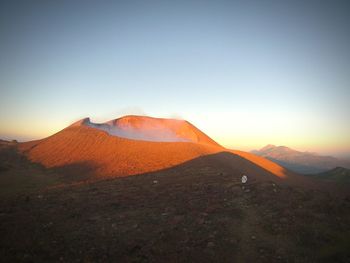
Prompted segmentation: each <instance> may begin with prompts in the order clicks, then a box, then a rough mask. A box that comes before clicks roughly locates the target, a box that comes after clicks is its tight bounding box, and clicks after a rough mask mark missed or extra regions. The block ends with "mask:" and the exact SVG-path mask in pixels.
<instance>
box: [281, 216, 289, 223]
mask: <svg viewBox="0 0 350 263" xmlns="http://www.w3.org/2000/svg"><path fill="white" fill-rule="evenodd" d="M280 223H282V224H286V223H288V219H287V218H285V217H282V218H280Z"/></svg>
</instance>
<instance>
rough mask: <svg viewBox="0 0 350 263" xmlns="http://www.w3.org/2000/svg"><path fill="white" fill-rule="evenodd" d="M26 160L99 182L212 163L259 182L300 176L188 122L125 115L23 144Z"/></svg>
mask: <svg viewBox="0 0 350 263" xmlns="http://www.w3.org/2000/svg"><path fill="white" fill-rule="evenodd" d="M19 149H20V151H21V152H22V153H24V154H25V155H26V156H27V158H28V159H29V160H30V161H32V162H35V163H39V164H41V165H43V166H44V167H46V168H55V169H63V170H64V171H65V172H67V171H70V173H71V174H78V173H82V172H83V173H85V174H87V175H92V176H97V177H124V176H130V175H136V174H143V173H149V172H154V171H159V170H162V169H167V168H170V167H174V166H177V165H180V164H183V163H185V162H188V161H190V160H193V159H196V158H199V157H203V156H214V155H218V154H219V153H226V154H224V155H222V154H220V155H218V156H216V157H215V158H214V157H213V158H211V159H212V160H211V161H212V162H215V165H218V166H221V167H226V168H225V169H227V171H228V172H230V171H231V172H232V171H235V173H237V175H238V176H240V175H241V174H245V173H248V174H249V175H250V176H251V177H255V178H262V177H264V176H265V178H270V179H271V178H279V179H287V178H288V179H291V178H296V177H297V176H296V175H295V174H293V173H291V172H289V171H287V170H286V169H285V168H283V167H281V166H279V165H277V164H275V163H274V162H272V161H269V160H267V159H265V158H263V157H259V156H256V155H254V154H251V153H247V152H241V151H233V150H229V149H226V148H224V147H222V146H221V145H219V144H218V143H217V142H215V141H214V140H213V139H211V138H210V137H209V136H207V135H206V134H205V133H203V132H202V131H201V130H199V129H198V128H196V127H195V126H194V125H192V124H191V123H189V122H188V121H185V120H176V119H163V118H153V117H145V116H124V117H121V118H118V119H115V120H111V121H108V122H105V123H93V122H91V120H90V119H89V118H85V119H82V120H80V121H77V122H75V123H73V124H72V125H70V126H68V127H67V128H65V129H63V130H62V131H60V132H58V133H56V134H54V135H52V136H50V137H48V138H45V139H42V140H38V141H33V142H27V143H22V144H21V145H20V147H19Z"/></svg>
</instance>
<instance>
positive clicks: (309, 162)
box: [252, 144, 350, 174]
mask: <svg viewBox="0 0 350 263" xmlns="http://www.w3.org/2000/svg"><path fill="white" fill-rule="evenodd" d="M252 153H254V154H256V155H259V156H262V157H265V158H268V159H270V160H272V161H273V162H276V163H278V164H280V165H281V166H283V167H286V168H287V169H290V170H292V171H295V172H298V173H302V174H312V173H320V172H324V171H327V170H330V169H333V168H335V167H337V166H345V167H349V166H350V163H349V162H347V161H343V160H339V159H337V158H334V157H332V156H321V155H317V154H316V153H310V152H300V151H296V150H293V149H291V148H288V147H286V146H275V145H271V144H270V145H267V146H265V147H263V148H262V149H260V150H255V151H252Z"/></svg>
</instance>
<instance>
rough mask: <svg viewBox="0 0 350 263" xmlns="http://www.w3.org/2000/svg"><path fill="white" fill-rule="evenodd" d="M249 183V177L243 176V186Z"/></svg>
mask: <svg viewBox="0 0 350 263" xmlns="http://www.w3.org/2000/svg"><path fill="white" fill-rule="evenodd" d="M247 181H248V177H247V176H246V175H243V176H242V184H245V183H246V182H247Z"/></svg>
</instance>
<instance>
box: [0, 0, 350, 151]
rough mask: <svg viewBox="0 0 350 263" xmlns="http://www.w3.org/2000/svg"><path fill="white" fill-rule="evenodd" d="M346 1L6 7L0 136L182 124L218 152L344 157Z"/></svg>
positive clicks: (349, 60) (349, 93) (348, 94)
mask: <svg viewBox="0 0 350 263" xmlns="http://www.w3.org/2000/svg"><path fill="white" fill-rule="evenodd" d="M349 13H350V4H347V1H322V0H320V1H297V0H296V1H272V0H271V1H268V0H267V1H249V0H248V1H221V0H217V1H190V0H188V1H181V0H179V1H134V0H128V1H84V2H83V1H34V0H33V1H7V2H6V1H1V4H0V39H1V41H0V94H1V96H0V138H3V139H17V140H19V141H26V140H32V139H39V138H44V137H47V136H49V135H52V134H54V133H56V132H58V131H59V130H61V129H63V128H65V127H66V126H68V125H69V124H71V123H72V122H74V121H76V120H78V119H81V118H84V117H90V118H91V119H92V121H94V122H104V121H107V120H110V119H115V118H117V117H120V116H123V115H127V114H139V115H149V116H154V117H167V118H181V119H186V120H188V121H190V122H191V123H193V124H194V125H196V126H197V127H198V128H200V129H201V130H202V131H204V132H205V133H207V134H208V135H209V136H211V137H212V138H213V139H214V140H216V141H217V142H219V143H220V144H222V145H224V146H226V147H229V148H233V149H241V150H246V151H248V150H252V149H257V148H261V147H263V146H264V145H266V144H275V145H285V146H289V147H292V148H295V149H298V150H302V151H314V152H319V153H321V154H332V155H335V156H342V157H350V106H349V102H350V86H349V84H350V16H349V15H348V14H349Z"/></svg>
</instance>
